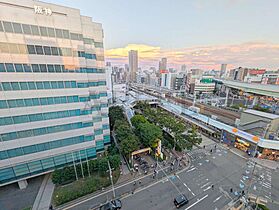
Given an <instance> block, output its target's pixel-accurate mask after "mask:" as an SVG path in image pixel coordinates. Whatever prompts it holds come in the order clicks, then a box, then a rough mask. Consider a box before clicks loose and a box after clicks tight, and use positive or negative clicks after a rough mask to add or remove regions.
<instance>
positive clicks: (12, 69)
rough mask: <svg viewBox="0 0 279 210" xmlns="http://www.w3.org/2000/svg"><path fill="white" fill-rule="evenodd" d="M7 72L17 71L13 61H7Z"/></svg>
mask: <svg viewBox="0 0 279 210" xmlns="http://www.w3.org/2000/svg"><path fill="white" fill-rule="evenodd" d="M5 66H6V70H7V72H15V69H14V65H13V64H12V63H5Z"/></svg>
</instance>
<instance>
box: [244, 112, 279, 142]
mask: <svg viewBox="0 0 279 210" xmlns="http://www.w3.org/2000/svg"><path fill="white" fill-rule="evenodd" d="M238 128H239V129H241V130H244V131H246V132H249V133H251V134H253V135H256V136H260V137H262V138H265V139H272V140H279V139H278V132H279V115H276V114H271V113H266V112H260V111H257V110H253V109H247V110H245V111H243V112H242V113H241V116H240V122H239V126H238Z"/></svg>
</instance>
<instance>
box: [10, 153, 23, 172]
mask: <svg viewBox="0 0 279 210" xmlns="http://www.w3.org/2000/svg"><path fill="white" fill-rule="evenodd" d="M7 152H8V155H9V157H10V158H12V157H16V156H20V155H23V152H22V149H21V148H16V149H9V150H7ZM15 173H16V175H22V173H20V172H19V171H18V170H15Z"/></svg>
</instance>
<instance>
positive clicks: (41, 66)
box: [40, 64, 47, 72]
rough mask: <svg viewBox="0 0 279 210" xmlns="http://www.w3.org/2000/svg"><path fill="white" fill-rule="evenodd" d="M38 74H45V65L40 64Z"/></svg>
mask: <svg viewBox="0 0 279 210" xmlns="http://www.w3.org/2000/svg"><path fill="white" fill-rule="evenodd" d="M40 72H47V67H46V64H40Z"/></svg>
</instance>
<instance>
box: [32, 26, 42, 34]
mask: <svg viewBox="0 0 279 210" xmlns="http://www.w3.org/2000/svg"><path fill="white" fill-rule="evenodd" d="M31 31H32V34H33V35H38V36H40V32H39V28H38V26H34V25H31Z"/></svg>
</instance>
